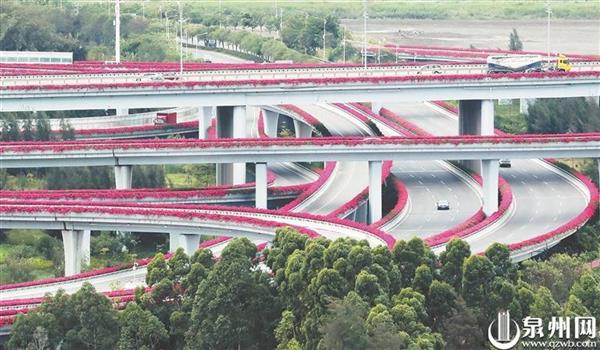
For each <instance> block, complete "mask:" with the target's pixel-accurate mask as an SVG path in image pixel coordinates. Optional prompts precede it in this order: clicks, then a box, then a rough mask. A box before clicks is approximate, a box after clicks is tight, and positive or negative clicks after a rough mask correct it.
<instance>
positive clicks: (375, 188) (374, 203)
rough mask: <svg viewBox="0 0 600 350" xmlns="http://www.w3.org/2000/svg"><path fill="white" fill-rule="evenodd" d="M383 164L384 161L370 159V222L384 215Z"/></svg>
mask: <svg viewBox="0 0 600 350" xmlns="http://www.w3.org/2000/svg"><path fill="white" fill-rule="evenodd" d="M382 165H383V162H382V161H369V223H374V222H375V221H377V220H379V219H381V215H382V213H381V212H382V196H381V175H382V168H383V166H382Z"/></svg>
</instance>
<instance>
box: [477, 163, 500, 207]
mask: <svg viewBox="0 0 600 350" xmlns="http://www.w3.org/2000/svg"><path fill="white" fill-rule="evenodd" d="M499 175H500V163H499V159H485V160H482V161H481V179H482V181H483V212H484V213H485V215H487V216H490V215H492V214H493V213H495V212H496V211H498V176H499Z"/></svg>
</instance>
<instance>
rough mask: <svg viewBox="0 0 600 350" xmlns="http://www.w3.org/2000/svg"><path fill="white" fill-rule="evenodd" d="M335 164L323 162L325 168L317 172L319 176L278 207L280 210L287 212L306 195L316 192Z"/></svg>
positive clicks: (303, 199) (326, 179)
mask: <svg viewBox="0 0 600 350" xmlns="http://www.w3.org/2000/svg"><path fill="white" fill-rule="evenodd" d="M336 166H337V163H336V162H327V163H325V168H324V169H323V171H322V172H321V173H320V174H319V178H318V179H317V180H316V181H314V182H312V183H311V184H310V186H308V188H307V189H305V190H304V191H303V192H302V193H301V194H300V195H299V196H298V197H296V198H295V199H294V200H293V201H291V202H289V203H287V204H286V205H284V206H283V207H281V208H280V209H279V211H280V212H287V211H290V210H292V209H294V208H295V207H297V206H298V205H300V203H302V202H304V201H305V200H306V199H307V198H308V197H310V196H312V195H313V194H314V193H315V192H317V191H318V190H319V189H320V188H321V187H322V186H323V185H324V184H325V182H327V181H328V180H329V177H330V176H331V174H332V173H333V170H334V169H335V167H336Z"/></svg>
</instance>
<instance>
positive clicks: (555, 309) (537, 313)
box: [530, 287, 561, 322]
mask: <svg viewBox="0 0 600 350" xmlns="http://www.w3.org/2000/svg"><path fill="white" fill-rule="evenodd" d="M530 312H531V317H539V318H542V319H543V320H544V321H545V322H548V321H550V319H551V318H552V317H553V316H557V315H560V314H561V308H560V305H558V303H557V302H556V301H554V298H552V294H551V293H550V291H549V290H548V288H545V287H540V288H538V290H537V292H536V293H535V296H534V299H533V304H532V305H531V308H530Z"/></svg>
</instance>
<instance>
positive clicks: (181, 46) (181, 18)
mask: <svg viewBox="0 0 600 350" xmlns="http://www.w3.org/2000/svg"><path fill="white" fill-rule="evenodd" d="M177 6H178V7H179V75H181V74H183V9H182V7H181V2H180V1H177Z"/></svg>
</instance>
